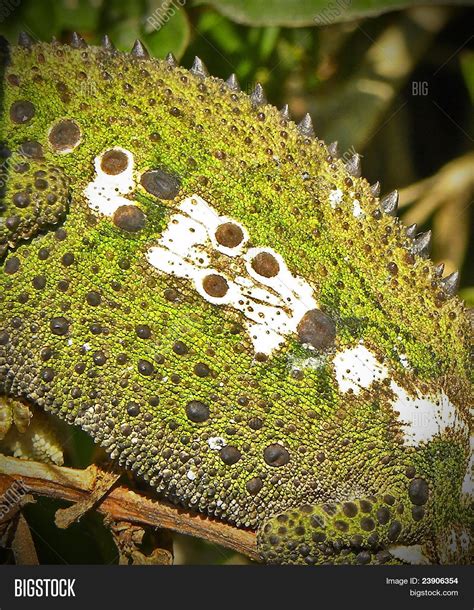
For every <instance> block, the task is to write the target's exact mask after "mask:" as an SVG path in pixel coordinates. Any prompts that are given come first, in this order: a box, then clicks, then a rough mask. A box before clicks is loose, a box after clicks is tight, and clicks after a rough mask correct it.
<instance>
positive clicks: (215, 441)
mask: <svg viewBox="0 0 474 610" xmlns="http://www.w3.org/2000/svg"><path fill="white" fill-rule="evenodd" d="M207 444H208V445H209V447H210V449H212V450H213V451H220V450H221V449H222V447H225V446H226V445H227V442H226V440H225V439H224V438H222V436H211V438H208V439H207Z"/></svg>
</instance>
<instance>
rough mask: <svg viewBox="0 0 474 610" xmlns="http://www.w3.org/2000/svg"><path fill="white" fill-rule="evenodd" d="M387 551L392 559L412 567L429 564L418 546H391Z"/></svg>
mask: <svg viewBox="0 0 474 610" xmlns="http://www.w3.org/2000/svg"><path fill="white" fill-rule="evenodd" d="M388 551H389V553H390V554H391V555H393V557H396V558H397V559H401V560H402V561H406V562H407V563H411V564H413V565H420V564H421V565H429V564H430V563H431V562H430V560H429V559H428V558H427V557H426V556H425V555H424V554H423V549H422V547H421V545H419V544H414V545H412V546H401V545H400V546H391V547H389V549H388Z"/></svg>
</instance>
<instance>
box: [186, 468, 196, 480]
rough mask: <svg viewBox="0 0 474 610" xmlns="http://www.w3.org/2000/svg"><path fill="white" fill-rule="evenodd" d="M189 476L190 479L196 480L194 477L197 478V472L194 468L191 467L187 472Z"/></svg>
mask: <svg viewBox="0 0 474 610" xmlns="http://www.w3.org/2000/svg"><path fill="white" fill-rule="evenodd" d="M186 476H187V478H188V479H189V480H190V481H194V479H195V478H196V476H197V475H196V473H195V472H194V470H191V469H189V470H188V472H187V473H186Z"/></svg>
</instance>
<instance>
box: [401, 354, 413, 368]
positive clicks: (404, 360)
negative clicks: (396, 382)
mask: <svg viewBox="0 0 474 610" xmlns="http://www.w3.org/2000/svg"><path fill="white" fill-rule="evenodd" d="M398 358H399V360H400V364H401V365H402V366H403V368H405V369H409V368H411V367H410V363H409V362H408V358H407V357H406V355H405V354H400V355H399V357H398Z"/></svg>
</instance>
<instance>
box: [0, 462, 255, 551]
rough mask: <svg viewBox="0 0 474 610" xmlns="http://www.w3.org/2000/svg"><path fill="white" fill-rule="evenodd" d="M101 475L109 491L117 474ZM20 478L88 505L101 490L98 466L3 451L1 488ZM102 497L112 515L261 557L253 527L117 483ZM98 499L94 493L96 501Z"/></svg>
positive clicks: (38, 490)
mask: <svg viewBox="0 0 474 610" xmlns="http://www.w3.org/2000/svg"><path fill="white" fill-rule="evenodd" d="M99 478H100V480H101V490H103V489H104V488H105V487H106V486H107V483H106V481H109V488H110V487H111V486H112V485H113V483H114V482H115V479H116V475H115V474H113V473H107V472H104V471H100V477H99ZM20 479H21V480H22V482H23V483H24V485H25V487H26V488H27V489H28V491H29V492H30V493H31V494H33V495H34V496H46V497H48V498H55V499H58V500H67V501H69V502H74V503H77V502H81V506H86V505H88V502H87V500H88V498H89V496H90V494H94V492H95V483H96V480H97V479H98V477H97V467H96V466H91V467H89V468H87V469H85V470H76V469H73V468H65V467H61V466H52V465H50V464H42V463H39V462H30V461H24V460H19V459H17V458H13V457H7V456H4V455H0V489H2V488H4V487H5V486H8V481H10V482H11V481H12V480H16V481H18V480H20ZM100 495H101V498H99V500H98V501H96V503H95V509H96V510H97V511H99V512H100V513H102V514H104V515H106V516H107V518H108V519H112V520H113V521H127V522H129V523H134V524H140V525H148V526H152V527H158V528H163V529H168V530H172V531H175V532H179V533H181V534H188V535H190V536H196V537H198V538H202V539H204V540H207V541H208V542H212V543H214V544H220V545H221V546H224V547H227V548H229V549H231V550H233V551H236V552H238V553H242V554H243V555H246V556H247V557H249V558H250V559H254V560H258V553H257V547H256V535H255V533H254V532H252V531H249V530H244V529H238V528H236V527H233V526H232V525H229V524H227V523H222V522H220V521H217V520H216V519H212V518H210V517H206V516H204V515H200V514H197V513H193V512H191V511H189V510H186V509H182V508H177V507H175V506H173V505H171V504H169V503H168V502H165V501H163V500H156V499H153V498H152V497H150V496H148V495H146V494H144V493H141V492H140V493H139V492H135V491H132V490H131V489H128V488H127V487H124V486H115V487H113V488H111V489H110V491H109V492H108V493H106V494H105V495H102V493H101V494H100ZM96 497H97V496H96V495H94V498H95V499H96Z"/></svg>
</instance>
